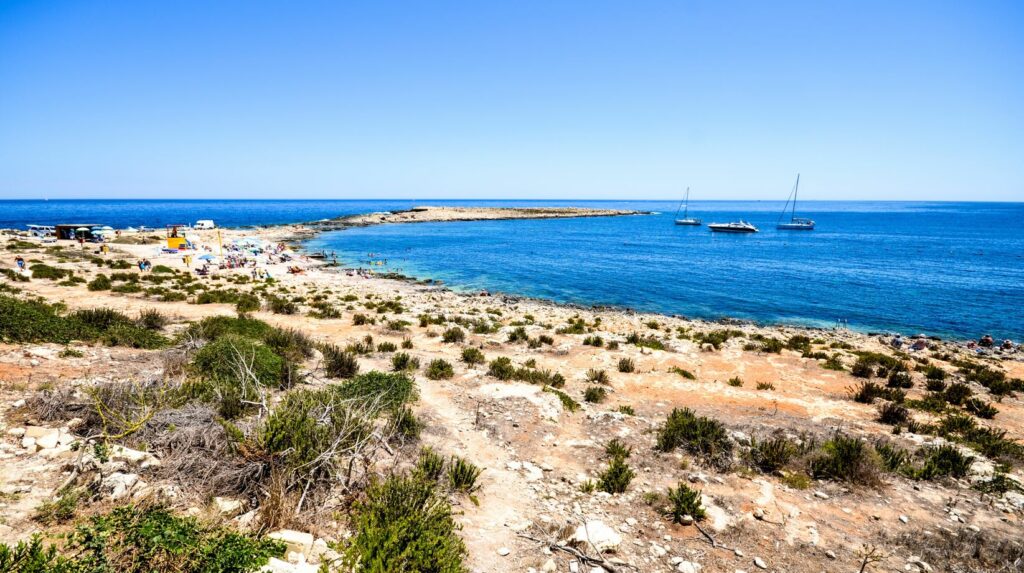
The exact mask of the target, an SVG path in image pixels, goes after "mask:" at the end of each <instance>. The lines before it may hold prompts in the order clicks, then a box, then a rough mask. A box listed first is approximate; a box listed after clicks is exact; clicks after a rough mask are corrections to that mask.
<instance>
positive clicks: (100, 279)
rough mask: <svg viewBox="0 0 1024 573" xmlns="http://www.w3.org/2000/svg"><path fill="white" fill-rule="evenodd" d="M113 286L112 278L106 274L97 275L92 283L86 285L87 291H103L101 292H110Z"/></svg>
mask: <svg viewBox="0 0 1024 573" xmlns="http://www.w3.org/2000/svg"><path fill="white" fill-rule="evenodd" d="M111 286H112V285H111V283H110V277H108V276H107V275H105V274H102V273H100V274H98V275H96V278H94V279H92V280H91V281H89V283H88V284H86V285H85V288H87V289H89V290H91V291H101V290H110V287H111Z"/></svg>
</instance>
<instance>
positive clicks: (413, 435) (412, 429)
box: [391, 406, 423, 440]
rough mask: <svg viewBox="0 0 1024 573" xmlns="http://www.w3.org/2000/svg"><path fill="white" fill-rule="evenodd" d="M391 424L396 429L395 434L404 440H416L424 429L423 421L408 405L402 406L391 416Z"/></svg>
mask: <svg viewBox="0 0 1024 573" xmlns="http://www.w3.org/2000/svg"><path fill="white" fill-rule="evenodd" d="M391 426H392V427H393V428H394V429H395V435H397V436H398V437H400V438H402V439H403V440H416V439H419V437H420V431H421V430H423V423H422V422H420V421H419V420H418V419H417V418H416V415H415V414H413V412H412V409H410V408H409V407H408V406H405V407H402V408H401V409H399V410H398V411H397V412H395V413H394V414H392V416H391Z"/></svg>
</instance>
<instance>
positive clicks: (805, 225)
mask: <svg viewBox="0 0 1024 573" xmlns="http://www.w3.org/2000/svg"><path fill="white" fill-rule="evenodd" d="M799 189H800V174H799V173H797V174H796V185H794V186H793V192H792V193H790V194H789V198H788V199H786V204H785V206H783V207H782V214H781V215H779V222H778V224H777V225H775V228H776V229H778V230H780V231H813V230H814V221H812V220H811V219H806V218H803V217H797V216H796V193H797V191H798V190H799ZM790 203H792V204H793V210H792V211H790V214H789V222H788V223H783V222H782V218H783V217H785V216H786V209H787V208H788V207H789V204H790Z"/></svg>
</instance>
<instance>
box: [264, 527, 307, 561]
mask: <svg viewBox="0 0 1024 573" xmlns="http://www.w3.org/2000/svg"><path fill="white" fill-rule="evenodd" d="M267 537H269V538H271V539H277V540H278V541H281V542H283V543H284V544H285V545H287V546H288V551H294V552H295V553H301V554H302V555H306V554H307V553H309V552H310V550H312V549H313V535H312V534H310V533H306V532H305V531H295V530H294V529H279V530H277V531H272V532H270V533H268V534H267Z"/></svg>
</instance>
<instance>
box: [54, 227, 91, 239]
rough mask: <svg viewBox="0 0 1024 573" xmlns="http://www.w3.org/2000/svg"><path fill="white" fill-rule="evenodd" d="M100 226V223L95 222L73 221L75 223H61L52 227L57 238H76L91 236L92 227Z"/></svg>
mask: <svg viewBox="0 0 1024 573" xmlns="http://www.w3.org/2000/svg"><path fill="white" fill-rule="evenodd" d="M93 227H97V228H102V227H103V226H102V225H97V224H96V223H75V224H73V225H72V224H62V225H56V226H55V227H54V229H55V231H56V233H57V238H58V239H77V238H79V237H84V238H86V239H91V238H92V228H93Z"/></svg>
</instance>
